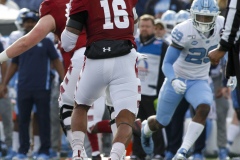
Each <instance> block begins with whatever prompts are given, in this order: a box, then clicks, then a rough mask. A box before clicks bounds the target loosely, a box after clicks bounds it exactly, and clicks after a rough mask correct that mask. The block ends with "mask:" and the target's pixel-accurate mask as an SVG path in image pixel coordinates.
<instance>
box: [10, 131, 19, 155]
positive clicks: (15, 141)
mask: <svg viewBox="0 0 240 160" xmlns="http://www.w3.org/2000/svg"><path fill="white" fill-rule="evenodd" d="M18 149H19V133H18V132H16V131H13V135H12V150H13V151H15V152H18Z"/></svg>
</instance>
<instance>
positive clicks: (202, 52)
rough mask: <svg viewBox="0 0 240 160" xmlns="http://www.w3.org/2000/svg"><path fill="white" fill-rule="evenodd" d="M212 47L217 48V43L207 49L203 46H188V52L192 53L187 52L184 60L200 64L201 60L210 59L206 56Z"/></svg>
mask: <svg viewBox="0 0 240 160" xmlns="http://www.w3.org/2000/svg"><path fill="white" fill-rule="evenodd" d="M214 48H217V45H215V46H211V47H209V49H208V50H206V49H205V48H190V49H189V52H191V53H192V54H188V55H187V56H186V58H185V61H187V62H190V63H195V64H202V62H204V63H208V62H209V61H210V60H209V58H208V57H207V55H208V52H209V51H211V50H213V49H214Z"/></svg>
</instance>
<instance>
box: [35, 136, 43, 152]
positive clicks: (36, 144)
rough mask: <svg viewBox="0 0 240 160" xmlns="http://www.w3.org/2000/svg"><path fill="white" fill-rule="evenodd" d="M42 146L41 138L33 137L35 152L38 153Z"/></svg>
mask: <svg viewBox="0 0 240 160" xmlns="http://www.w3.org/2000/svg"><path fill="white" fill-rule="evenodd" d="M40 146H41V142H40V137H39V136H38V135H37V136H34V137H33V152H38V150H39V148H40Z"/></svg>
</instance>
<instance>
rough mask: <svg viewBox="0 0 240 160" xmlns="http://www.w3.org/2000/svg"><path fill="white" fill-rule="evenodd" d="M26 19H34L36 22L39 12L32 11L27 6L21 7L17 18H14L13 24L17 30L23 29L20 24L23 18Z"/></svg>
mask: <svg viewBox="0 0 240 160" xmlns="http://www.w3.org/2000/svg"><path fill="white" fill-rule="evenodd" d="M26 19H33V20H34V21H36V22H37V21H38V20H39V14H38V12H36V11H32V10H30V9H27V8H22V9H21V10H20V11H19V14H18V16H17V19H16V20H15V25H16V27H17V29H18V30H21V31H22V30H23V28H22V24H23V22H24V20H26Z"/></svg>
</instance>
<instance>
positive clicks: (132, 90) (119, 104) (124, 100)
mask: <svg viewBox="0 0 240 160" xmlns="http://www.w3.org/2000/svg"><path fill="white" fill-rule="evenodd" d="M136 61H137V53H136V51H135V49H133V50H132V51H131V53H129V54H128V55H125V56H121V57H117V58H115V63H114V65H113V72H112V77H111V82H110V86H109V91H110V97H111V100H112V103H113V106H114V110H115V116H117V115H118V114H119V112H120V111H121V110H124V109H127V110H129V111H130V112H132V113H133V114H135V115H137V112H138V104H139V103H138V102H139V100H140V99H141V98H140V97H141V95H140V88H141V86H140V80H139V79H138V78H137V68H136Z"/></svg>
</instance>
